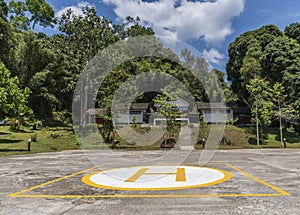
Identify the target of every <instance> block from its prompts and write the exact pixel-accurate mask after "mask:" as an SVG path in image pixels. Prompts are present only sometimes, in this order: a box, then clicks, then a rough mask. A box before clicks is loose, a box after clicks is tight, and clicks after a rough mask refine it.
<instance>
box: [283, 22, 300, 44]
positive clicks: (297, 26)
mask: <svg viewBox="0 0 300 215" xmlns="http://www.w3.org/2000/svg"><path fill="white" fill-rule="evenodd" d="M284 34H285V35H286V36H288V37H289V38H292V39H295V40H297V42H298V43H300V23H299V22H295V23H292V24H290V25H288V26H286V27H285V29H284Z"/></svg>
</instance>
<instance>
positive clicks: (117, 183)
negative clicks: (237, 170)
mask: <svg viewBox="0 0 300 215" xmlns="http://www.w3.org/2000/svg"><path fill="white" fill-rule="evenodd" d="M231 177H232V176H231V174H230V173H229V172H227V171H224V170H220V169H215V168H208V167H195V166H139V167H127V168H118V169H110V170H105V171H99V172H96V173H92V174H89V175H87V176H85V177H83V179H82V181H83V182H84V183H86V184H88V185H91V186H94V187H98V188H104V189H114V190H177V189H188V188H197V187H204V186H211V185H215V184H218V183H222V182H225V181H227V180H229V179H230V178H231Z"/></svg>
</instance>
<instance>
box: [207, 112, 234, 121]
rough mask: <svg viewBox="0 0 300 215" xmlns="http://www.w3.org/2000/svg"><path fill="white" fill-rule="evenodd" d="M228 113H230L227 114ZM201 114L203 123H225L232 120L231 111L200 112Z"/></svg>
mask: <svg viewBox="0 0 300 215" xmlns="http://www.w3.org/2000/svg"><path fill="white" fill-rule="evenodd" d="M229 111H230V112H229ZM202 113H203V117H204V118H203V121H204V122H212V123H215V122H227V121H229V120H232V119H233V111H232V110H228V112H227V110H211V111H206V110H204V111H202Z"/></svg>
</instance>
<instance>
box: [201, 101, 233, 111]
mask: <svg viewBox="0 0 300 215" xmlns="http://www.w3.org/2000/svg"><path fill="white" fill-rule="evenodd" d="M197 106H198V109H199V110H213V109H218V110H228V109H231V107H228V106H227V105H226V104H224V103H213V102H212V103H198V104H197Z"/></svg>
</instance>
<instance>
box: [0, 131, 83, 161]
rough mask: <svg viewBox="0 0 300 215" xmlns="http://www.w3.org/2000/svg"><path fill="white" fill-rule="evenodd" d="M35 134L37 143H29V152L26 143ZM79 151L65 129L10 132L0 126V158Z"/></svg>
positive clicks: (69, 133)
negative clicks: (3, 156)
mask: <svg viewBox="0 0 300 215" xmlns="http://www.w3.org/2000/svg"><path fill="white" fill-rule="evenodd" d="M34 134H36V137H37V142H33V141H32V142H31V151H30V152H28V151H27V142H28V139H29V138H31V137H32V135H34ZM71 149H79V146H77V142H76V138H75V136H74V135H73V134H72V132H71V131H69V130H68V129H66V128H55V129H51V128H43V129H41V130H37V131H33V130H24V131H20V132H11V131H10V130H9V127H8V126H0V156H2V155H12V154H27V153H38V152H51V151H61V150H71Z"/></svg>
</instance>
